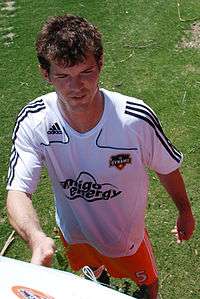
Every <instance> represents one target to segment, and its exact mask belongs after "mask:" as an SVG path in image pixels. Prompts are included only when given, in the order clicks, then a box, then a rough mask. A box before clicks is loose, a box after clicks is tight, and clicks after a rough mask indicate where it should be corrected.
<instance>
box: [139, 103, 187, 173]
mask: <svg viewBox="0 0 200 299" xmlns="http://www.w3.org/2000/svg"><path fill="white" fill-rule="evenodd" d="M143 107H144V108H143V110H142V113H141V114H140V116H139V117H140V124H141V123H142V125H140V133H139V135H140V139H141V149H142V157H143V162H144V164H145V166H147V167H148V168H149V169H151V170H154V171H155V172H157V173H160V174H168V173H170V172H172V171H174V170H176V169H177V168H179V167H180V165H181V163H182V160H183V155H182V153H181V152H180V151H179V150H178V149H177V148H176V147H175V146H174V145H173V144H172V143H171V141H170V140H169V139H168V138H167V136H166V135H165V133H164V131H163V129H162V127H161V124H160V121H159V119H158V118H157V116H156V114H155V113H154V111H153V110H152V109H151V108H150V107H149V106H147V105H146V104H144V105H143Z"/></svg>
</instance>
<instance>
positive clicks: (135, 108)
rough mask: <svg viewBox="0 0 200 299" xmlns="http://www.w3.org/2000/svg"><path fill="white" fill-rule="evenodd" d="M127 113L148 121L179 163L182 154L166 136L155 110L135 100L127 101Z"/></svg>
mask: <svg viewBox="0 0 200 299" xmlns="http://www.w3.org/2000/svg"><path fill="white" fill-rule="evenodd" d="M125 114H128V115H132V116H134V117H137V118H140V119H142V120H144V121H146V122H147V123H148V124H149V125H150V126H151V127H152V128H153V129H154V130H155V134H156V136H157V137H158V139H159V140H160V142H161V143H162V145H163V146H164V147H165V149H166V150H167V152H168V153H169V154H170V156H171V157H172V158H173V159H174V160H175V161H177V162H178V163H179V162H180V161H181V158H182V155H181V153H180V152H179V151H178V150H177V149H176V148H175V146H174V145H173V144H172V143H171V142H170V140H169V139H168V138H167V137H166V136H165V134H164V132H163V129H162V127H161V124H160V122H159V120H158V118H157V116H156V115H155V113H154V112H153V110H151V109H150V108H149V107H148V106H146V105H145V104H139V103H135V102H130V101H127V102H126V108H125Z"/></svg>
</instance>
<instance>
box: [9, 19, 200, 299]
mask: <svg viewBox="0 0 200 299" xmlns="http://www.w3.org/2000/svg"><path fill="white" fill-rule="evenodd" d="M36 50H37V56H38V60H39V64H40V70H41V73H42V75H43V76H44V78H45V79H46V80H47V81H48V82H49V83H50V84H52V85H53V87H54V89H55V92H52V93H49V94H46V95H44V96H41V97H39V98H37V99H36V100H35V101H32V102H30V103H29V104H28V105H27V106H26V107H25V108H24V109H23V110H22V111H21V112H20V114H19V116H18V118H17V122H16V126H15V129H14V133H13V148H12V153H11V158H10V168H9V175H8V186H7V189H8V190H9V192H8V198H7V208H8V214H9V219H10V222H11V224H12V225H13V227H14V228H15V230H16V231H17V232H18V233H19V234H20V235H21V236H22V238H23V239H24V240H26V241H27V243H28V244H29V246H30V248H31V250H32V262H33V263H36V264H40V265H46V266H50V265H51V261H52V256H53V254H54V251H55V245H54V242H53V240H52V239H51V238H49V237H48V236H46V234H45V233H44V232H43V231H42V229H41V226H40V224H39V220H38V217H37V214H36V212H35V210H34V208H33V206H32V202H31V194H32V193H33V192H34V191H35V190H36V186H37V183H38V180H39V176H40V170H41V168H42V166H43V165H45V166H46V167H47V169H48V173H49V176H50V178H51V181H52V186H53V192H54V197H55V207H56V220H57V224H58V227H59V229H60V231H61V235H62V237H63V242H64V243H65V246H67V254H68V258H69V262H70V264H71V267H72V268H73V269H74V270H78V269H80V268H82V267H83V266H85V265H89V266H90V267H91V268H92V269H94V270H96V269H99V267H100V269H103V268H102V267H101V266H102V265H104V267H105V268H106V269H107V271H108V272H109V273H110V275H112V276H113V277H128V278H131V279H132V280H133V281H135V282H136V284H137V285H138V286H139V287H142V288H146V290H147V294H148V297H149V298H150V299H155V298H157V293H158V275H157V269H156V265H155V261H154V257H153V253H152V248H151V244H150V241H149V239H148V234H147V231H146V230H145V221H144V215H145V208H146V203H147V193H148V176H147V173H146V168H150V169H152V170H154V171H155V172H156V173H157V175H158V177H159V179H160V181H161V183H162V184H163V185H164V187H165V188H166V190H167V192H168V193H169V194H170V196H171V197H172V199H173V201H174V202H175V204H176V207H177V209H178V218H177V222H176V223H177V225H176V228H175V230H174V233H175V235H176V238H177V241H178V242H181V241H182V240H188V239H189V238H190V237H191V236H192V234H193V230H194V227H195V221H194V217H193V214H192V211H191V207H190V203H189V200H188V197H187V194H186V191H185V187H184V183H183V179H182V176H181V174H180V172H179V167H180V165H181V161H182V154H181V153H180V152H179V151H178V150H177V149H176V148H175V147H174V146H173V145H172V144H171V143H170V141H169V140H168V139H167V137H166V136H165V135H164V133H163V130H162V128H161V126H160V122H159V120H158V118H157V117H156V115H155V113H154V112H153V111H152V109H151V108H150V107H148V106H147V105H146V104H145V103H144V102H143V101H141V100H137V99H135V98H131V97H128V96H125V95H121V94H119V93H114V92H110V91H108V90H105V89H100V88H99V85H98V81H99V76H100V72H101V69H102V66H103V48H102V42H101V34H100V33H99V31H98V30H97V28H95V27H94V26H93V25H92V24H90V23H89V22H88V21H86V20H85V19H83V18H81V17H77V16H72V15H64V16H58V17H53V18H50V19H49V20H48V21H47V22H46V23H45V24H44V26H43V28H42V30H41V32H40V34H39V36H38V39H37V43H36Z"/></svg>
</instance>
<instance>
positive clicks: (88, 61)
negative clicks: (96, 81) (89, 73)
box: [50, 54, 97, 72]
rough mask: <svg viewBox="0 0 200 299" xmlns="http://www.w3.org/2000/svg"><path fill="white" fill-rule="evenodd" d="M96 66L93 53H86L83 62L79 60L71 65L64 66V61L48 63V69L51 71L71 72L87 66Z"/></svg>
mask: <svg viewBox="0 0 200 299" xmlns="http://www.w3.org/2000/svg"><path fill="white" fill-rule="evenodd" d="M94 66H97V63H96V60H95V57H94V55H92V54H91V55H87V56H86V58H85V59H84V60H83V62H80V63H78V64H75V65H73V66H66V65H65V63H64V62H63V63H62V62H61V63H55V62H51V65H50V70H51V71H52V72H58V71H59V72H61V71H63V72H71V71H74V70H76V71H79V70H80V71H81V70H83V69H87V68H89V67H94Z"/></svg>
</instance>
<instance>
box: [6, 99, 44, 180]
mask: <svg viewBox="0 0 200 299" xmlns="http://www.w3.org/2000/svg"><path fill="white" fill-rule="evenodd" d="M45 108H46V107H45V105H44V103H42V104H41V101H40V103H37V104H35V103H34V105H32V106H31V107H30V106H29V105H28V106H26V107H25V108H24V109H23V113H22V112H21V113H20V114H19V116H18V118H17V120H16V125H15V128H14V131H13V138H12V139H13V148H12V152H11V157H10V167H9V175H8V184H9V185H11V183H12V181H13V179H14V175H15V167H16V165H17V161H18V158H19V154H18V153H17V151H16V148H15V141H16V139H17V132H18V130H19V127H20V124H21V123H22V122H23V120H24V119H25V118H26V117H27V116H28V114H29V113H38V112H39V111H41V110H43V109H45Z"/></svg>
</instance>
